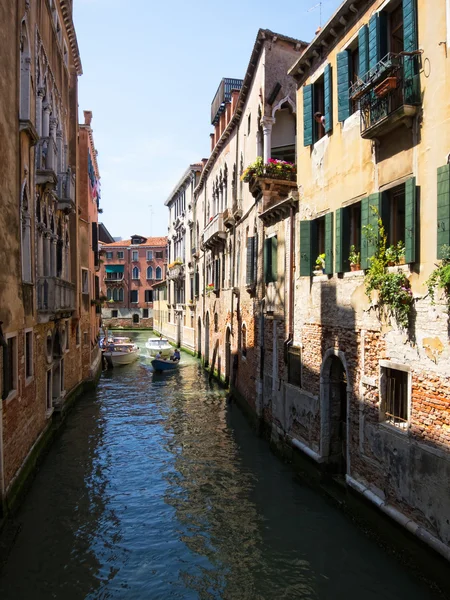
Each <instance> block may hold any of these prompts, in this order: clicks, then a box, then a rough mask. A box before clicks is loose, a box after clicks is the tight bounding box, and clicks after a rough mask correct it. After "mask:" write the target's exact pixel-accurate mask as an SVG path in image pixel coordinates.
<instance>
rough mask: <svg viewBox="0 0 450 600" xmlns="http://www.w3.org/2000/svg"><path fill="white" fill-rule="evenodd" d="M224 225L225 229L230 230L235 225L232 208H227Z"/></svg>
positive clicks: (224, 212) (224, 214)
mask: <svg viewBox="0 0 450 600" xmlns="http://www.w3.org/2000/svg"><path fill="white" fill-rule="evenodd" d="M222 215H223V224H224V226H225V227H227V228H230V227H233V225H234V216H233V212H232V210H231V209H230V208H226V209H225V210H224V211H223V213H222Z"/></svg>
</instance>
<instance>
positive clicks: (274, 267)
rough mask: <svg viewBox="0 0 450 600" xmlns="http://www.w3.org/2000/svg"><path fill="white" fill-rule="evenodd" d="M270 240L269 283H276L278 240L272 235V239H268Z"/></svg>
mask: <svg viewBox="0 0 450 600" xmlns="http://www.w3.org/2000/svg"><path fill="white" fill-rule="evenodd" d="M270 240H271V242H272V243H271V249H270V251H271V255H272V256H271V260H270V267H271V281H277V279H278V239H277V236H276V235H274V236H273V237H271V238H270Z"/></svg>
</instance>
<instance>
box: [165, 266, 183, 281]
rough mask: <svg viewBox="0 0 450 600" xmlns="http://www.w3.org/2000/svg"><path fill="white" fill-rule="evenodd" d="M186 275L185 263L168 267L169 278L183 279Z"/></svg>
mask: <svg viewBox="0 0 450 600" xmlns="http://www.w3.org/2000/svg"><path fill="white" fill-rule="evenodd" d="M182 277H184V265H182V264H181V265H180V264H178V265H174V266H173V267H169V268H168V269H167V279H172V280H175V279H181V278H182Z"/></svg>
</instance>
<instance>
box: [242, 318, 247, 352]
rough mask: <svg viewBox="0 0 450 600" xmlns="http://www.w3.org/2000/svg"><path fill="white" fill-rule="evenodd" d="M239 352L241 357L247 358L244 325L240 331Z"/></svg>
mask: <svg viewBox="0 0 450 600" xmlns="http://www.w3.org/2000/svg"><path fill="white" fill-rule="evenodd" d="M241 352H242V356H247V326H246V324H245V323H243V325H242V329H241Z"/></svg>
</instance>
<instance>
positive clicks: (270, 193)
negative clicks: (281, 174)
mask: <svg viewBox="0 0 450 600" xmlns="http://www.w3.org/2000/svg"><path fill="white" fill-rule="evenodd" d="M249 186H250V191H251V193H252V195H253V196H254V197H255V198H257V199H258V200H259V201H260V202H259V205H258V216H259V218H260V219H262V220H263V221H264V223H265V224H266V225H270V224H271V223H276V222H277V221H280V220H282V219H285V218H286V217H288V216H289V212H290V208H291V206H293V207H295V208H296V207H297V206H298V191H297V182H296V181H291V180H287V179H271V178H269V177H265V176H263V177H254V178H252V180H251V181H250V182H249Z"/></svg>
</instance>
